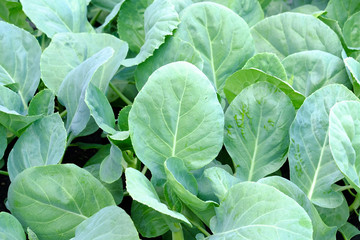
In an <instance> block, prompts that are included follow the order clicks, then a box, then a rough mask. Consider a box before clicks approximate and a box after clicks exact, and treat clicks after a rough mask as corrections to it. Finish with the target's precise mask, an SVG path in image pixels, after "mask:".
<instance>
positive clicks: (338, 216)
mask: <svg viewBox="0 0 360 240" xmlns="http://www.w3.org/2000/svg"><path fill="white" fill-rule="evenodd" d="M341 197H342V199H343V201H342V203H341V205H340V206H337V207H335V208H322V207H319V206H316V209H317V211H318V212H319V214H320V216H321V218H322V220H323V221H324V223H325V224H327V225H328V226H335V227H337V228H340V227H341V226H343V225H344V224H345V223H346V221H347V220H348V218H349V215H350V214H349V206H348V204H347V202H346V199H345V197H344V196H343V195H342V196H341Z"/></svg>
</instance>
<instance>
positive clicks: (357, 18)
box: [343, 4, 360, 50]
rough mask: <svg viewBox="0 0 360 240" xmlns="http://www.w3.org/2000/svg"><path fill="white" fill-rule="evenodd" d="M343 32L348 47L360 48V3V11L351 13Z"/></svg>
mask: <svg viewBox="0 0 360 240" xmlns="http://www.w3.org/2000/svg"><path fill="white" fill-rule="evenodd" d="M343 32H344V40H345V43H346V45H347V47H348V48H350V49H356V50H360V4H359V12H357V13H355V14H353V15H351V16H350V18H349V19H348V20H347V21H346V22H345V24H344V29H343Z"/></svg>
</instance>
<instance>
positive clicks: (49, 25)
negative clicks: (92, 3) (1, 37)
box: [20, 0, 94, 38]
mask: <svg viewBox="0 0 360 240" xmlns="http://www.w3.org/2000/svg"><path fill="white" fill-rule="evenodd" d="M20 2H21V4H22V6H23V10H24V12H25V13H26V15H27V16H28V17H29V18H30V19H31V21H32V22H33V23H34V24H35V25H36V27H37V28H38V29H40V30H41V31H42V32H44V33H45V34H46V35H47V36H48V37H49V38H52V37H53V36H54V34H56V33H61V32H74V33H78V32H91V31H94V30H93V28H92V27H91V25H90V23H89V22H88V20H87V17H86V14H87V8H86V7H87V3H86V1H85V0H64V1H46V0H39V1H33V0H21V1H20Z"/></svg>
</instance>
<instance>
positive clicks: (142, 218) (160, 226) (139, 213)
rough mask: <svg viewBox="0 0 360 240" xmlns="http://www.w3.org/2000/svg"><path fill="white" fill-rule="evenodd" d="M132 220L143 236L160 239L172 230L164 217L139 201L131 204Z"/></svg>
mask: <svg viewBox="0 0 360 240" xmlns="http://www.w3.org/2000/svg"><path fill="white" fill-rule="evenodd" d="M131 218H132V219H133V220H134V223H135V226H136V229H137V230H138V231H139V233H140V234H141V236H144V237H147V238H152V237H158V236H161V235H163V234H164V233H166V232H167V231H169V230H170V228H169V226H168V224H167V223H166V219H165V218H164V217H163V215H162V214H161V213H160V212H158V211H155V210H154V209H152V208H151V207H148V206H146V205H144V204H141V203H139V202H137V201H133V202H132V204H131Z"/></svg>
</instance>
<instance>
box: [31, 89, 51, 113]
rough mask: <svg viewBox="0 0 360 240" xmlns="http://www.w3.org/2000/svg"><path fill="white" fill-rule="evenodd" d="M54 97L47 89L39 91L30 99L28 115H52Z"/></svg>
mask: <svg viewBox="0 0 360 240" xmlns="http://www.w3.org/2000/svg"><path fill="white" fill-rule="evenodd" d="M54 108H55V95H54V93H53V92H52V91H51V90H49V89H44V90H41V91H40V92H39V93H37V94H36V95H35V97H33V99H31V102H30V105H29V115H41V114H43V115H51V114H53V113H54Z"/></svg>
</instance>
